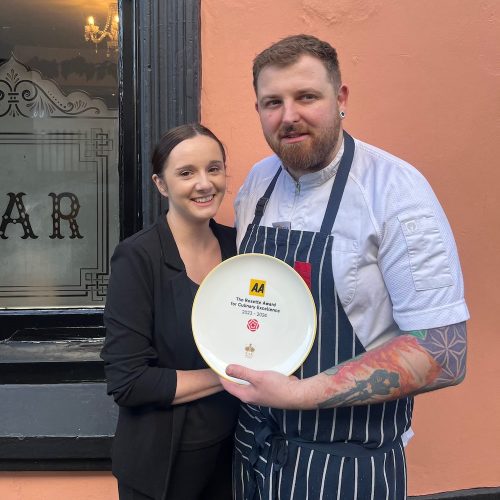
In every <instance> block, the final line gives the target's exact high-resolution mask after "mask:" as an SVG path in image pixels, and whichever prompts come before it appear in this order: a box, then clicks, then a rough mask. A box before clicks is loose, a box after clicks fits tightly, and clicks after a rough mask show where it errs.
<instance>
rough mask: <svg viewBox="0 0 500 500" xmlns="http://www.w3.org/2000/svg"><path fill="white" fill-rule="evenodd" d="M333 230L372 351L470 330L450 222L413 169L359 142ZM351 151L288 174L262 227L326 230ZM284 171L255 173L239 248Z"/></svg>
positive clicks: (338, 266) (338, 279) (341, 270)
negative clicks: (405, 337) (449, 328)
mask: <svg viewBox="0 0 500 500" xmlns="http://www.w3.org/2000/svg"><path fill="white" fill-rule="evenodd" d="M355 145H356V148H355V153H354V158H353V163H352V166H351V171H350V173H349V178H348V180H347V185H346V187H345V191H344V195H343V197H342V202H341V204H340V208H339V212H338V215H337V218H336V220H335V224H334V226H333V229H332V235H333V237H334V240H333V252H332V264H333V275H334V280H335V286H336V289H337V293H338V296H339V298H340V301H341V303H342V305H343V307H344V310H345V312H346V314H347V317H348V318H349V320H350V322H351V324H352V326H353V329H354V332H355V333H356V335H357V337H358V338H359V340H360V342H361V343H362V344H363V346H364V347H365V349H371V348H373V347H376V346H377V345H380V344H381V343H383V342H385V341H387V340H389V339H390V338H392V337H394V336H396V335H398V334H400V333H401V332H402V331H411V330H420V329H429V328H436V327H440V326H446V325H450V324H454V323H459V322H462V321H465V320H467V319H468V318H469V313H468V310H467V306H466V304H465V300H464V287H463V278H462V272H461V269H460V263H459V259H458V254H457V249H456V245H455V241H454V238H453V234H452V232H451V229H450V226H449V223H448V221H447V219H446V216H445V214H444V212H443V209H442V208H441V206H440V204H439V202H438V200H437V198H436V196H435V194H434V193H433V191H432V189H431V187H430V186H429V184H428V183H427V181H426V180H425V179H424V177H423V176H422V175H421V174H420V173H419V172H418V171H417V170H416V169H415V168H414V167H412V166H411V165H409V164H408V163H406V162H404V161H403V160H401V159H399V158H396V157H395V156H393V155H391V154H389V153H387V152H385V151H382V150H381V149H378V148H375V147H373V146H370V145H369V144H366V143H363V142H361V141H359V140H357V139H355ZM342 153H343V146H342V147H341V149H340V151H339V152H338V154H337V156H336V157H335V159H334V160H333V161H332V163H331V164H330V165H329V166H327V167H326V168H324V169H323V170H321V171H319V172H314V173H309V174H305V175H303V176H301V177H300V179H299V181H295V180H294V179H293V178H292V177H291V176H290V174H289V173H288V172H286V171H285V170H283V171H282V173H281V175H280V176H279V178H278V181H277V183H276V186H275V188H274V191H273V194H272V196H271V198H270V200H269V202H268V204H267V206H266V210H265V212H264V216H263V217H262V220H261V223H260V224H261V225H263V226H269V227H272V226H273V225H274V226H276V225H278V226H281V227H290V228H291V229H294V230H299V231H300V230H304V231H314V232H317V231H319V229H320V227H321V223H322V221H323V216H324V213H325V210H326V204H327V202H328V197H329V195H330V191H331V189H332V185H333V181H334V179H335V174H336V172H337V168H338V166H339V163H340V158H341V156H342ZM280 165H281V163H280V160H279V158H278V157H277V156H275V155H273V156H270V157H268V158H265V159H264V160H262V161H260V162H259V163H257V164H256V165H255V166H254V167H253V168H252V170H251V171H250V173H249V175H248V177H247V179H246V180H245V183H244V184H243V186H242V187H241V189H240V191H239V193H238V196H237V198H236V201H235V211H236V227H237V230H238V245H239V244H240V243H241V240H242V239H243V236H244V235H245V232H246V229H247V226H248V224H250V223H251V222H252V220H253V217H254V212H255V206H256V204H257V201H258V200H259V198H261V197H262V196H263V194H264V192H265V190H266V188H267V186H268V185H269V183H270V182H271V180H272V178H273V176H274V175H275V173H276V171H277V170H278V168H279V166H280Z"/></svg>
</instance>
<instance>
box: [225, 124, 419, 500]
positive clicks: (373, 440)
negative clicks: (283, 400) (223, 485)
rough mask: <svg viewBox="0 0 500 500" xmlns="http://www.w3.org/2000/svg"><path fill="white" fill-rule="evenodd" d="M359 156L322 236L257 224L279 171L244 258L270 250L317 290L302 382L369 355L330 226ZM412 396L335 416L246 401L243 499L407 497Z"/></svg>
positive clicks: (343, 172) (240, 464) (240, 437)
mask: <svg viewBox="0 0 500 500" xmlns="http://www.w3.org/2000/svg"><path fill="white" fill-rule="evenodd" d="M353 156H354V140H353V139H352V137H351V136H349V135H348V134H347V133H346V132H344V154H343V156H342V159H341V162H340V166H339V168H338V171H337V173H336V176H335V181H334V183H333V187H332V191H331V193H330V198H329V201H328V204H327V208H326V211H325V216H324V219H323V222H322V225H321V229H320V231H319V232H310V231H296V230H293V229H284V228H274V227H266V226H260V225H259V224H260V221H261V219H262V216H263V214H264V211H265V208H266V205H267V202H268V200H269V198H270V197H271V195H272V193H273V190H274V187H275V185H276V181H277V179H278V177H279V175H280V174H281V167H280V169H279V170H278V172H277V173H276V175H275V177H274V178H273V180H272V181H271V183H270V185H269V186H268V188H267V190H266V192H265V194H264V196H263V197H262V198H261V199H260V200H259V201H258V203H257V206H256V210H255V217H254V220H253V221H252V223H251V224H250V225H249V226H248V229H247V232H246V234H245V237H244V238H243V240H242V242H241V245H240V248H239V253H263V254H267V255H272V256H274V257H277V258H279V259H281V260H283V261H284V262H286V263H287V264H288V265H290V266H292V267H294V268H295V269H296V270H297V272H299V274H301V275H302V276H303V278H304V280H305V281H306V283H308V285H309V286H310V289H311V293H312V295H313V298H314V301H315V304H316V311H317V325H318V326H317V332H316V339H315V341H314V345H313V347H312V349H311V352H310V353H309V356H308V357H307V359H306V360H305V362H304V364H303V365H302V366H301V367H300V368H299V369H298V370H297V372H296V373H295V375H296V376H297V377H298V378H301V379H302V378H308V377H312V376H314V375H317V374H319V373H321V372H323V371H325V370H327V369H328V368H331V367H332V366H335V365H337V364H339V363H342V362H343V361H347V360H349V359H351V358H353V357H355V356H357V355H359V354H361V353H363V352H365V349H364V347H363V345H362V344H361V342H360V341H359V340H358V338H357V337H356V335H355V333H354V331H353V328H352V326H351V324H350V322H349V319H348V318H347V315H346V314H345V312H344V309H343V307H342V304H341V303H340V300H339V298H338V295H337V291H336V288H335V282H334V278H333V270H332V245H333V236H332V234H331V232H332V228H333V225H334V222H335V218H336V216H337V212H338V209H339V206H340V202H341V199H342V195H343V192H344V188H345V185H346V182H347V178H348V176H349V171H350V168H351V163H352V159H353ZM412 405H413V400H412V399H411V398H406V399H400V400H396V401H391V402H386V403H380V404H374V405H367V406H353V407H345V408H333V409H317V410H308V411H291V410H278V409H274V408H267V407H260V406H253V405H247V404H242V406H241V411H240V417H239V421H238V426H237V429H236V435H235V440H236V441H235V460H234V467H233V475H234V476H233V487H234V498H235V499H236V500H254V499H260V500H265V499H268V500H271V499H283V500H291V499H292V498H296V499H300V500H303V499H310V500H316V499H324V500H330V499H335V500H337V499H342V500H345V499H350V498H352V499H355V498H358V499H360V500H363V499H374V500H378V499H391V500H392V499H394V500H400V499H404V498H406V466H405V458H404V450H403V446H402V443H401V435H402V434H403V433H404V432H405V431H406V430H407V429H408V428H409V427H410V420H411V410H412Z"/></svg>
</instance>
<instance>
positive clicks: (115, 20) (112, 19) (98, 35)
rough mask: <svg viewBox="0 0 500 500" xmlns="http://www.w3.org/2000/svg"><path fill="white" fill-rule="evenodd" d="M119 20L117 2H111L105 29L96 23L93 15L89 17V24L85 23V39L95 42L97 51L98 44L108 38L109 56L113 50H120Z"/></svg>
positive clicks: (107, 55)
mask: <svg viewBox="0 0 500 500" xmlns="http://www.w3.org/2000/svg"><path fill="white" fill-rule="evenodd" d="M119 22H120V17H119V16H118V5H117V4H116V3H110V4H109V6H108V18H107V19H106V24H105V26H104V28H103V29H101V28H100V27H99V26H98V25H97V24H95V20H94V17H93V16H89V17H88V18H87V24H86V25H85V41H86V42H91V43H93V44H94V45H95V51H96V53H97V45H98V44H100V43H101V42H102V41H103V40H106V45H107V50H106V57H109V55H110V52H111V51H112V50H113V51H115V52H117V51H118V26H119Z"/></svg>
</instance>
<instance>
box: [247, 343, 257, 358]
mask: <svg viewBox="0 0 500 500" xmlns="http://www.w3.org/2000/svg"><path fill="white" fill-rule="evenodd" d="M254 352H255V347H254V346H253V345H252V344H248V345H246V346H245V356H246V357H247V358H251V357H252V356H253V353H254Z"/></svg>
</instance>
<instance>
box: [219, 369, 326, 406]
mask: <svg viewBox="0 0 500 500" xmlns="http://www.w3.org/2000/svg"><path fill="white" fill-rule="evenodd" d="M226 373H227V374H228V375H229V376H230V377H234V378H239V379H240V380H246V381H247V382H248V385H243V384H238V383H236V382H231V381H229V380H226V379H223V378H221V384H222V386H223V387H224V389H226V391H227V392H229V393H231V394H232V395H233V396H236V397H237V398H238V399H240V400H241V401H243V402H244V403H249V404H255V405H261V406H270V407H272V408H282V409H286V410H295V409H313V408H316V406H317V402H316V403H315V402H314V396H313V394H312V393H308V392H307V385H308V384H307V381H306V380H299V379H298V378H297V377H294V376H290V377H287V376H286V375H282V374H281V373H277V372H273V371H256V370H251V369H250V368H246V367H244V366H240V365H229V366H228V367H227V368H226Z"/></svg>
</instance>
